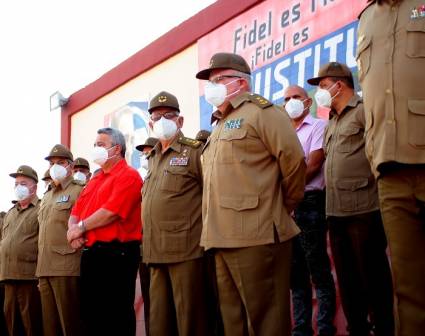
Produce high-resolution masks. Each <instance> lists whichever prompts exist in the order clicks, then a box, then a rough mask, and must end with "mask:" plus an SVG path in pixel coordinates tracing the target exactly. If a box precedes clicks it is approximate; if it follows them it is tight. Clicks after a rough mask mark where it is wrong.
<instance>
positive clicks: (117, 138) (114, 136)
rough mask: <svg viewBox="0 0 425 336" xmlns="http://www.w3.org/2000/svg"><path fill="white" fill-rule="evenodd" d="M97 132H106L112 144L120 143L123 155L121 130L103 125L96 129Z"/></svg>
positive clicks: (123, 139)
mask: <svg viewBox="0 0 425 336" xmlns="http://www.w3.org/2000/svg"><path fill="white" fill-rule="evenodd" d="M97 134H107V135H109V136H110V137H111V141H112V145H113V146H115V145H120V146H121V156H122V157H125V151H126V145H125V138H124V135H123V134H122V133H121V131H119V130H117V129H116V128H111V127H104V128H100V129H98V130H97Z"/></svg>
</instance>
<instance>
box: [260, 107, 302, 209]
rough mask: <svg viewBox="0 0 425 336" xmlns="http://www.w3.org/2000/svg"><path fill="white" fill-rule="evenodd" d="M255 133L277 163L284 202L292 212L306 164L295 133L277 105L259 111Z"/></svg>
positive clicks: (298, 194) (296, 201) (299, 193)
mask: <svg viewBox="0 0 425 336" xmlns="http://www.w3.org/2000/svg"><path fill="white" fill-rule="evenodd" d="M257 132H258V135H259V137H260V138H261V139H262V141H263V143H264V145H265V146H266V147H267V149H268V150H269V152H270V153H271V154H272V155H273V156H274V157H275V158H276V161H277V163H278V164H279V168H280V171H281V174H282V176H283V182H282V188H283V195H284V202H285V205H286V208H287V210H288V212H291V211H292V210H294V209H295V207H296V206H297V204H298V203H299V202H300V201H301V200H302V198H303V196H304V187H305V173H306V163H305V159H304V151H303V149H302V147H301V144H300V142H299V140H298V137H297V134H296V133H295V130H294V128H293V127H292V125H291V122H290V120H289V117H288V116H287V115H286V114H285V113H284V112H283V111H282V110H280V109H279V108H278V107H277V106H272V107H269V108H266V109H264V110H262V111H260V113H258V128H257Z"/></svg>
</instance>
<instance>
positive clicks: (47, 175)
mask: <svg viewBox="0 0 425 336" xmlns="http://www.w3.org/2000/svg"><path fill="white" fill-rule="evenodd" d="M49 179H52V177H51V176H50V169H47V170H46V171H45V172H44V175H43V178H42V180H43V181H47V180H49Z"/></svg>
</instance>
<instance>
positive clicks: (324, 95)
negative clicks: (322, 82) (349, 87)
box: [314, 83, 338, 108]
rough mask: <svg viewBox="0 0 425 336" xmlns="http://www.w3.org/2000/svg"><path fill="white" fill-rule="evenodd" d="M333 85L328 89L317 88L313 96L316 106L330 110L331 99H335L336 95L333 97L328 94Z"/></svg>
mask: <svg viewBox="0 0 425 336" xmlns="http://www.w3.org/2000/svg"><path fill="white" fill-rule="evenodd" d="M335 85H336V83H335V84H334V85H332V86H331V87H330V88H329V89H321V88H318V89H317V91H316V93H315V94H314V99H316V103H317V105H319V106H320V107H327V108H330V107H331V104H332V99H333V98H335V96H336V95H337V94H338V93H336V94H335V95H334V96H333V97H332V96H331V93H330V92H329V91H330V89H332V88H333V87H334V86H335Z"/></svg>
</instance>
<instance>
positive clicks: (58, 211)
mask: <svg viewBox="0 0 425 336" xmlns="http://www.w3.org/2000/svg"><path fill="white" fill-rule="evenodd" d="M71 208H72V203H71V202H70V201H68V202H63V203H56V204H55V205H54V206H53V209H54V212H53V213H52V214H51V215H53V216H55V218H54V221H55V222H62V223H63V222H65V223H68V219H69V215H70V213H71Z"/></svg>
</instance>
